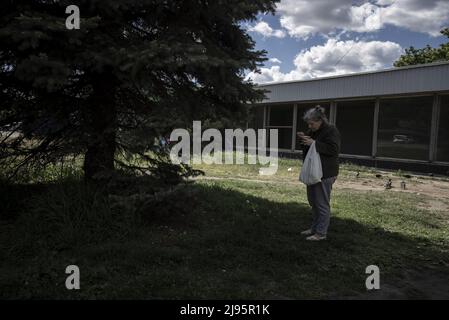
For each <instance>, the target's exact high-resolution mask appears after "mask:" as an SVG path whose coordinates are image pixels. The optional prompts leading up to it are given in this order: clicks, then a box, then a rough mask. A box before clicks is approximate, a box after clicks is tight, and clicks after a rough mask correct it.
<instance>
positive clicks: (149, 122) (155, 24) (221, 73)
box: [0, 0, 277, 179]
mask: <svg viewBox="0 0 449 320" xmlns="http://www.w3.org/2000/svg"><path fill="white" fill-rule="evenodd" d="M275 2H277V1H276V0H258V1H253V0H247V1H236V0H235V1H201V0H196V1H194V0H192V1H160V0H131V1H106V0H98V1H87V0H84V1H75V2H73V1H65V0H61V1H39V0H33V1H32V0H28V1H19V0H6V1H2V2H1V4H0V21H1V22H0V43H1V47H0V101H1V109H0V131H1V132H2V135H1V137H0V138H1V139H0V142H1V144H0V161H3V162H9V163H11V162H13V163H15V164H16V163H17V167H24V166H27V165H29V164H31V165H36V164H40V165H43V166H45V165H47V164H48V163H54V162H58V161H63V160H64V159H65V157H66V156H67V155H83V156H84V168H83V169H84V172H85V175H86V177H87V178H88V179H92V178H95V177H97V175H98V174H102V173H104V172H110V171H113V170H114V168H115V164H116V163H114V159H115V160H117V153H121V154H128V155H133V156H135V155H144V154H145V153H146V152H148V151H149V150H150V149H151V146H152V144H153V141H154V138H158V137H159V136H162V135H164V136H165V135H167V134H168V133H170V132H171V130H172V129H173V128H177V127H188V126H189V124H190V125H191V123H192V120H203V121H204V120H206V119H208V120H209V121H211V122H212V123H215V124H218V125H222V126H224V125H226V126H229V125H235V124H236V123H238V121H239V120H240V121H241V119H246V115H247V103H248V102H254V101H256V100H259V99H261V98H262V97H263V93H262V91H261V90H257V89H255V88H254V87H253V84H252V83H251V82H245V81H244V80H243V79H244V73H245V71H246V70H256V69H257V68H258V66H259V65H260V63H261V62H262V61H264V60H265V58H264V55H265V52H264V51H256V50H254V41H253V40H252V39H251V38H250V37H249V36H248V35H247V34H246V32H245V30H244V29H243V28H242V27H241V23H242V22H244V21H251V20H254V19H255V18H256V16H257V14H259V13H261V12H265V13H270V12H271V13H273V12H274V7H275ZM72 4H75V5H77V6H78V7H79V9H80V15H81V24H80V27H81V28H80V29H79V30H68V29H67V28H66V26H65V20H66V18H67V17H68V15H67V14H66V13H65V9H66V7H67V6H68V5H72ZM10 133H11V136H8V135H9V134H10ZM13 133H14V134H13ZM160 164H161V163H160ZM122 165H123V163H122ZM155 165H158V164H155ZM166 167H167V168H169V169H173V167H172V166H166ZM16 169H17V168H16ZM160 170H163V169H160ZM179 170H181V171H183V170H182V169H179ZM175 171H176V170H175ZM171 172H172V173H173V172H174V171H173V170H171Z"/></svg>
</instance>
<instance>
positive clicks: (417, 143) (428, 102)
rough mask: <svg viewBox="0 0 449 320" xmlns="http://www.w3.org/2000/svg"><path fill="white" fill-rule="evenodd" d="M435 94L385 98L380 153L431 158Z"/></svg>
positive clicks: (381, 118)
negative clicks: (430, 146) (431, 130)
mask: <svg viewBox="0 0 449 320" xmlns="http://www.w3.org/2000/svg"><path fill="white" fill-rule="evenodd" d="M432 104H433V97H431V96H429V97H415V98H397V99H382V100H381V101H380V107H379V131H378V136H377V139H378V142H377V155H378V156H381V157H392V158H403V159H415V160H428V159H429V145H430V122H431V118H432Z"/></svg>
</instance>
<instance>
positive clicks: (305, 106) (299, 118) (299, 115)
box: [295, 102, 331, 150]
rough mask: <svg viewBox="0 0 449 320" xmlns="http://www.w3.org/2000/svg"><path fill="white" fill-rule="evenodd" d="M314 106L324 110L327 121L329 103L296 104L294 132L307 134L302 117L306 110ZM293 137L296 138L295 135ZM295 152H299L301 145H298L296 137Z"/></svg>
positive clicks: (329, 108)
mask: <svg viewBox="0 0 449 320" xmlns="http://www.w3.org/2000/svg"><path fill="white" fill-rule="evenodd" d="M316 105H320V106H322V107H323V108H324V110H326V117H327V118H328V119H329V115H330V110H331V107H330V103H329V102H323V103H301V104H298V111H297V115H296V119H297V120H296V132H299V131H302V132H307V130H308V128H307V123H306V122H305V121H304V120H303V119H302V118H303V117H304V114H305V113H306V111H307V110H309V109H310V108H313V107H315V106H316ZM295 137H296V135H295ZM296 150H301V145H300V143H299V139H298V137H296Z"/></svg>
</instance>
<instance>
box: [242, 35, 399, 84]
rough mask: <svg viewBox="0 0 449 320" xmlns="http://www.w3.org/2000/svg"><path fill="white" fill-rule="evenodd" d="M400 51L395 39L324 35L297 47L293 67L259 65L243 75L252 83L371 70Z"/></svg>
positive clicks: (397, 55)
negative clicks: (323, 39)
mask: <svg viewBox="0 0 449 320" xmlns="http://www.w3.org/2000/svg"><path fill="white" fill-rule="evenodd" d="M401 53H402V48H401V46H400V45H399V44H397V43H395V42H390V41H386V42H382V41H353V40H348V41H338V40H336V39H328V40H327V42H326V43H325V44H323V45H318V46H313V47H311V48H309V49H308V50H303V51H301V52H300V53H299V54H298V55H297V56H296V58H295V60H294V65H295V69H294V70H292V71H290V72H288V73H282V72H281V71H280V69H279V66H272V67H271V68H261V70H260V71H261V73H260V74H257V73H254V72H251V73H249V74H248V75H247V78H251V79H252V80H253V81H254V82H256V83H265V82H273V81H290V80H305V79H310V78H316V77H326V76H334V75H340V74H348V73H354V72H363V71H373V70H379V69H385V68H387V67H390V66H391V64H392V62H393V61H394V60H396V59H397V58H398V57H399V56H400V55H401Z"/></svg>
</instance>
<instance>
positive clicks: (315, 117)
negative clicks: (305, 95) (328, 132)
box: [302, 105, 329, 123]
mask: <svg viewBox="0 0 449 320" xmlns="http://www.w3.org/2000/svg"><path fill="white" fill-rule="evenodd" d="M302 119H303V120H304V121H306V122H307V121H319V120H321V121H323V122H324V123H329V121H328V120H327V117H326V110H325V109H324V108H323V107H322V106H320V105H316V106H315V107H313V108H311V109H309V110H307V111H306V113H304V116H303V117H302Z"/></svg>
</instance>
